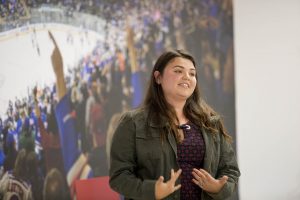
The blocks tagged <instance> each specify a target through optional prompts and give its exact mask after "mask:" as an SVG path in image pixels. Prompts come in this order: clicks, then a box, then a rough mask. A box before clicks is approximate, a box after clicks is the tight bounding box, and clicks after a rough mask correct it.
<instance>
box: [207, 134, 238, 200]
mask: <svg viewBox="0 0 300 200" xmlns="http://www.w3.org/2000/svg"><path fill="white" fill-rule="evenodd" d="M224 175H226V176H228V181H227V183H225V185H224V186H223V188H222V189H221V190H220V191H219V192H218V193H208V195H209V196H211V197H212V198H213V199H219V200H221V199H222V200H224V199H226V198H228V197H230V196H232V194H233V193H234V192H235V190H236V188H237V184H238V179H239V176H240V171H239V168H238V164H237V160H236V155H235V152H234V150H233V148H232V145H231V143H230V142H228V141H227V140H226V139H225V137H224V135H223V134H221V133H220V161H219V166H218V171H217V174H216V178H217V179H219V178H221V177H223V176H224Z"/></svg>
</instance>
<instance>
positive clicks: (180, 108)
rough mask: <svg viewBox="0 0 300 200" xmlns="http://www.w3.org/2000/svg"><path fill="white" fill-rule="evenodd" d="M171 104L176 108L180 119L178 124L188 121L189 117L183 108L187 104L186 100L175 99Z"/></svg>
mask: <svg viewBox="0 0 300 200" xmlns="http://www.w3.org/2000/svg"><path fill="white" fill-rule="evenodd" d="M170 104H171V105H172V106H173V108H174V110H175V113H176V116H177V119H178V121H179V124H178V125H180V124H185V123H187V121H188V119H187V118H186V116H185V115H184V113H183V108H184V105H185V101H184V102H183V101H180V102H174V101H173V102H172V103H170ZM176 123H177V122H176Z"/></svg>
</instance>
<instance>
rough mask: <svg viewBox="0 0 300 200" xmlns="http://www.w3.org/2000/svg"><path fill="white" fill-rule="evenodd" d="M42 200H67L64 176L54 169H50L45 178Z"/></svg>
mask: <svg viewBox="0 0 300 200" xmlns="http://www.w3.org/2000/svg"><path fill="white" fill-rule="evenodd" d="M43 199H44V200H57V199H61V200H69V199H71V197H70V194H69V192H68V186H67V183H66V180H65V178H64V176H63V175H62V174H61V173H60V171H59V170H58V169H56V168H53V169H51V170H50V171H49V172H48V173H47V176H46V178H45V181H44V189H43Z"/></svg>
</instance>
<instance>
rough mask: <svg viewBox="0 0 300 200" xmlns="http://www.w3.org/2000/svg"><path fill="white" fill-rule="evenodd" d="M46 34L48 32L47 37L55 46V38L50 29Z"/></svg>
mask: <svg viewBox="0 0 300 200" xmlns="http://www.w3.org/2000/svg"><path fill="white" fill-rule="evenodd" d="M48 34H49V37H50V39H51V40H52V42H53V44H54V46H55V47H57V43H56V40H55V38H54V36H53V34H52V33H51V31H48Z"/></svg>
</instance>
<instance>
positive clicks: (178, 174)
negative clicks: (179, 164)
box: [175, 169, 182, 179]
mask: <svg viewBox="0 0 300 200" xmlns="http://www.w3.org/2000/svg"><path fill="white" fill-rule="evenodd" d="M181 172H182V170H181V169H179V170H177V172H175V177H176V179H177V178H178V177H179V176H180V174H181Z"/></svg>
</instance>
